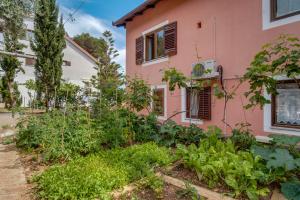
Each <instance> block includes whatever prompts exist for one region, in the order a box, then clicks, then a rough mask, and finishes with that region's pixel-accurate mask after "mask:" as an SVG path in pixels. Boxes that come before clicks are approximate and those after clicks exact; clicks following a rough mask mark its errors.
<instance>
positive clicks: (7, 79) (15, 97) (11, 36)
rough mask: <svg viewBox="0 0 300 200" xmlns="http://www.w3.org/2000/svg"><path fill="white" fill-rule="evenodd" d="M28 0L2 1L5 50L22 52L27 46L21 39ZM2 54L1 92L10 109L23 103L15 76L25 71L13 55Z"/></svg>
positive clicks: (0, 68) (0, 16)
mask: <svg viewBox="0 0 300 200" xmlns="http://www.w3.org/2000/svg"><path fill="white" fill-rule="evenodd" d="M27 3H28V2H27V1H25V0H23V1H21V0H19V1H17V0H12V1H7V0H3V1H1V3H0V21H1V23H0V26H1V27H2V29H3V37H4V41H3V42H4V51H5V52H9V53H18V52H22V50H23V48H24V47H25V45H24V44H22V43H21V42H20V41H19V40H20V39H21V38H22V36H23V35H24V32H25V30H24V24H23V18H24V16H25V14H26V11H27V9H26V8H27ZM0 55H1V59H0V71H1V72H2V73H3V76H2V77H1V83H0V92H1V95H2V97H3V101H4V103H5V107H6V108H8V109H14V108H16V107H19V106H20V104H21V98H20V93H19V90H18V85H17V83H16V82H15V78H16V76H17V74H18V73H20V72H22V73H24V70H23V68H22V67H21V62H20V61H19V60H18V59H17V58H16V57H15V56H12V55H2V54H0Z"/></svg>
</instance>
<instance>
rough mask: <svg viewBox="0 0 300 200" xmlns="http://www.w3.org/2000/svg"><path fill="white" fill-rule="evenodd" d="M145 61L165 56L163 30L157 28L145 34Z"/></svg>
mask: <svg viewBox="0 0 300 200" xmlns="http://www.w3.org/2000/svg"><path fill="white" fill-rule="evenodd" d="M145 41H146V42H145V43H146V61H151V60H155V59H159V58H162V57H165V55H166V54H165V50H164V30H163V29H159V30H156V31H154V32H152V33H150V34H147V35H146V36H145Z"/></svg>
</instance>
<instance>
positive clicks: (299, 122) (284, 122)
mask: <svg viewBox="0 0 300 200" xmlns="http://www.w3.org/2000/svg"><path fill="white" fill-rule="evenodd" d="M298 81H300V80H298ZM299 84H300V83H296V82H295V81H293V80H289V81H278V83H277V93H278V94H277V95H274V96H272V104H271V109H272V125H273V126H279V127H287V128H300V86H299Z"/></svg>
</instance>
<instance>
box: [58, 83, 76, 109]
mask: <svg viewBox="0 0 300 200" xmlns="http://www.w3.org/2000/svg"><path fill="white" fill-rule="evenodd" d="M56 98H57V103H58V105H60V107H63V106H62V104H63V103H67V104H71V105H78V104H80V100H81V98H80V87H79V86H78V85H75V84H73V83H67V82H62V84H61V86H60V88H59V90H58V92H57V97H56Z"/></svg>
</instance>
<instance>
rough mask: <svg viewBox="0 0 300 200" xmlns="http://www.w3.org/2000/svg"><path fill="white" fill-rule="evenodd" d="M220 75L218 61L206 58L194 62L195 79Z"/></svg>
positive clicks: (193, 73)
mask: <svg viewBox="0 0 300 200" xmlns="http://www.w3.org/2000/svg"><path fill="white" fill-rule="evenodd" d="M217 76H219V72H218V71H217V62H216V61H215V60H212V59H210V60H205V61H202V62H199V63H195V64H193V71H192V77H193V78H194V79H205V78H214V77H217Z"/></svg>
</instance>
